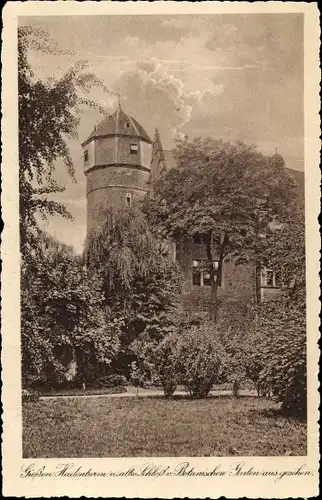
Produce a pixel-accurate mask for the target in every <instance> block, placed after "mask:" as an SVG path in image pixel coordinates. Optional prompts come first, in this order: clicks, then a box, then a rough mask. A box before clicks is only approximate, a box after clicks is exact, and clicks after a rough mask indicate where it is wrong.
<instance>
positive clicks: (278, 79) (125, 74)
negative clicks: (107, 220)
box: [20, 14, 304, 252]
mask: <svg viewBox="0 0 322 500" xmlns="http://www.w3.org/2000/svg"><path fill="white" fill-rule="evenodd" d="M20 24H29V25H30V24H31V25H34V26H36V27H39V28H41V29H43V30H44V31H46V32H47V33H48V34H49V35H50V36H51V37H52V38H53V39H54V40H55V41H56V42H57V45H58V46H60V47H61V48H62V49H64V53H63V54H57V53H54V54H48V53H43V52H39V51H30V53H29V61H30V63H31V66H32V67H33V69H34V72H35V74H36V75H37V76H39V77H40V78H45V79H46V78H50V77H57V76H59V75H62V74H63V73H64V72H66V71H67V70H68V69H69V68H70V67H71V66H72V65H73V64H75V63H76V62H77V61H79V60H85V61H87V62H88V67H87V70H88V71H91V72H93V73H94V74H95V75H97V76H98V77H99V78H100V79H101V80H102V81H103V82H104V84H105V85H106V87H107V88H108V89H110V90H111V91H112V92H120V95H121V103H122V108H123V109H124V111H125V112H126V113H128V114H129V115H130V116H133V117H134V118H136V119H137V120H138V121H139V123H141V125H142V126H143V127H144V128H145V130H146V131H147V133H148V134H149V135H150V137H153V134H154V130H155V128H156V127H157V128H158V130H159V133H160V136H161V140H162V142H163V146H164V149H170V148H172V147H173V145H174V142H173V140H174V138H175V137H176V136H180V135H182V134H184V135H187V136H188V137H189V138H193V137H207V136H208V137H212V138H221V139H225V140H231V141H235V140H243V141H245V142H249V143H252V144H256V145H257V146H258V149H259V150H260V151H261V152H263V153H264V154H269V155H272V154H274V153H275V150H276V148H278V152H279V153H280V154H282V155H283V157H284V159H285V162H286V165H287V167H289V168H293V169H295V170H303V169H304V139H303V135H304V131H303V121H304V118H303V77H304V75H303V71H304V68H303V64H304V54H303V15H302V14H247V15H243V14H213V15H204V16H196V15H172V16H161V15H160V16H156V15H146V16H144V15H136V16H134V15H132V16H126V15H124V16H111V15H110V16H94V15H93V16H57V17H54V16H43V17H28V18H20ZM90 97H92V98H93V99H94V100H96V101H97V102H99V103H100V104H101V106H103V107H104V109H105V110H106V113H111V112H113V111H114V110H115V109H116V106H117V97H116V96H115V95H113V94H109V93H106V92H103V91H102V90H101V89H100V90H98V89H96V90H93V91H92V92H91V95H90ZM101 119H102V115H100V114H99V113H98V112H97V111H93V110H84V112H83V114H82V119H81V123H80V126H79V130H78V135H79V138H78V139H74V140H69V147H70V151H71V154H72V158H73V160H74V162H75V167H76V178H77V181H78V182H77V184H73V183H72V182H71V181H70V180H69V179H68V177H67V175H66V172H65V170H64V168H63V166H62V165H61V164H58V165H57V174H56V175H57V179H58V180H60V181H61V182H62V183H63V184H65V185H66V190H65V192H64V193H62V194H60V195H59V197H60V198H59V199H60V200H61V201H63V202H64V203H65V204H66V206H67V208H68V209H69V210H70V211H71V213H72V214H73V216H74V222H73V223H71V222H68V221H62V220H61V219H58V218H56V217H55V218H51V219H50V220H49V221H48V223H47V224H46V229H47V230H48V231H49V232H50V233H51V234H53V235H54V236H55V237H57V238H58V239H59V240H60V241H63V242H64V243H66V244H70V245H73V246H74V248H75V250H76V252H81V251H82V248H83V243H84V239H85V232H86V200H85V177H84V174H83V160H82V154H83V152H82V148H81V145H80V144H81V143H82V141H84V140H85V139H86V138H87V136H88V135H89V134H90V132H91V131H92V129H93V127H94V125H95V124H96V123H98V122H99V121H100V120H101Z"/></svg>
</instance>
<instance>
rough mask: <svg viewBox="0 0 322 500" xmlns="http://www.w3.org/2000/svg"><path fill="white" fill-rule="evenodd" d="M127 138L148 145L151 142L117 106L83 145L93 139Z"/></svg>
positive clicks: (137, 124) (130, 117)
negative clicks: (135, 138)
mask: <svg viewBox="0 0 322 500" xmlns="http://www.w3.org/2000/svg"><path fill="white" fill-rule="evenodd" d="M113 135H116V136H127V137H137V138H139V139H142V140H143V141H145V142H148V143H149V144H152V141H151V139H150V137H149V136H148V134H147V133H146V131H145V130H144V128H143V127H142V125H140V124H139V123H138V122H137V121H136V119H135V118H133V117H132V116H129V115H127V114H126V113H124V111H123V109H122V108H121V106H120V105H119V106H118V108H117V110H116V111H115V112H114V113H113V114H112V115H109V116H107V117H106V118H104V120H102V121H101V122H100V123H99V124H98V125H97V126H96V127H95V128H94V130H93V132H92V133H91V134H90V136H89V137H88V138H87V139H86V141H85V142H84V143H83V145H85V144H87V143H88V142H90V141H91V139H93V138H94V137H107V136H113Z"/></svg>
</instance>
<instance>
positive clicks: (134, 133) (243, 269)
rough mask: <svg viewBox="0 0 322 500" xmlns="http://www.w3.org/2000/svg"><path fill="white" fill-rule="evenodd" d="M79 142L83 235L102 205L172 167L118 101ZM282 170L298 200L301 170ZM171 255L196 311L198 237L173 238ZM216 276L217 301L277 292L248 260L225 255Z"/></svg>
mask: <svg viewBox="0 0 322 500" xmlns="http://www.w3.org/2000/svg"><path fill="white" fill-rule="evenodd" d="M82 146H83V150H84V173H85V176H86V197H87V234H89V233H90V232H91V231H92V230H93V229H95V227H97V226H99V225H100V224H101V223H102V220H103V218H104V210H105V209H106V207H107V206H108V205H114V206H115V205H117V204H123V205H124V204H127V205H132V203H135V201H136V200H138V199H140V198H142V197H143V196H145V194H146V193H148V192H149V191H151V190H152V186H153V182H154V181H155V180H157V179H158V178H159V177H160V176H162V175H163V174H164V173H165V172H166V171H167V170H169V169H171V168H175V165H176V161H175V156H174V154H173V152H172V151H164V150H163V147H162V142H161V138H160V135H159V133H158V131H157V130H156V131H155V134H154V139H153V140H151V139H150V137H149V136H148V134H147V133H146V132H145V130H144V129H143V127H142V126H141V125H140V124H139V123H138V122H137V121H136V120H135V119H134V118H133V117H130V116H128V115H127V114H126V113H124V111H123V110H122V108H121V106H120V105H119V106H118V108H117V110H116V111H115V113H113V114H112V115H110V116H108V117H106V118H105V119H104V120H103V121H102V122H101V123H100V124H99V125H98V126H97V127H95V128H94V130H93V132H92V133H91V134H90V136H89V137H88V139H87V140H86V141H85V142H84V143H83V144H82ZM272 160H273V161H274V162H276V164H279V165H282V166H283V167H285V163H284V160H283V158H282V156H281V155H278V154H276V155H274V156H273V157H272ZM285 168H286V167H285ZM287 170H288V172H289V173H290V174H291V175H292V176H293V178H294V180H295V182H296V184H297V187H298V195H299V198H300V200H303V203H304V176H303V174H302V173H301V172H295V171H292V170H290V169H287ZM173 255H174V258H175V260H176V262H177V263H178V265H179V267H180V269H181V271H182V273H183V276H184V296H185V299H186V300H187V301H189V303H190V304H191V303H192V304H194V306H195V307H196V308H197V309H206V308H207V304H208V301H209V297H210V288H211V283H210V274H209V272H207V266H206V262H207V256H206V251H205V244H204V242H203V235H196V236H195V237H194V238H191V239H185V240H182V241H179V242H176V244H175V248H174V251H173ZM215 266H216V263H215ZM217 279H218V283H219V293H218V297H219V300H222V301H223V302H230V303H232V304H234V302H235V303H237V302H249V301H255V302H259V301H261V300H263V299H264V298H265V297H270V296H272V295H275V294H276V293H279V290H280V288H279V282H278V276H276V274H275V272H274V270H271V269H261V270H259V269H256V268H255V267H254V266H253V265H249V264H243V265H238V266H237V265H235V264H234V262H233V261H232V260H228V259H226V260H225V261H224V263H223V268H222V273H221V276H217Z"/></svg>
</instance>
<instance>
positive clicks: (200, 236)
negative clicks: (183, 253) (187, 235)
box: [192, 233, 209, 245]
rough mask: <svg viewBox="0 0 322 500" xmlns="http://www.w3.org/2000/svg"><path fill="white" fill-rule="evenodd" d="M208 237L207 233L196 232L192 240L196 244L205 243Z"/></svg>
mask: <svg viewBox="0 0 322 500" xmlns="http://www.w3.org/2000/svg"><path fill="white" fill-rule="evenodd" d="M208 239H209V235H208V234H207V233H195V234H194V235H193V237H192V240H193V242H194V243H195V244H196V245H205V244H206V243H207V241H208Z"/></svg>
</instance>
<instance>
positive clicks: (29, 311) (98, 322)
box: [21, 235, 120, 385]
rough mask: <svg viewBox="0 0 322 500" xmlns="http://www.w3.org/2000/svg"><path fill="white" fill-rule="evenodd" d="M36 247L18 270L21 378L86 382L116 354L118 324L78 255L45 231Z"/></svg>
mask: <svg viewBox="0 0 322 500" xmlns="http://www.w3.org/2000/svg"><path fill="white" fill-rule="evenodd" d="M38 249H39V253H38V254H37V255H32V256H31V257H30V259H29V260H28V263H27V264H26V263H25V262H24V263H23V265H22V272H21V282H22V283H21V284H22V286H21V314H22V318H21V335H22V368H23V382H24V384H26V385H30V384H38V385H39V384H44V383H50V384H59V383H63V382H66V381H67V380H68V378H69V377H70V378H71V379H75V380H81V381H83V382H84V381H87V380H88V379H89V378H90V376H91V368H92V370H93V369H94V370H96V371H97V370H98V369H99V367H101V366H107V367H108V366H109V365H110V364H111V361H112V359H113V358H114V357H115V355H116V354H117V352H118V349H119V334H120V324H119V323H118V322H117V320H115V321H114V320H111V319H110V318H109V316H108V315H107V314H106V312H105V311H104V307H103V296H102V293H101V283H100V282H99V280H98V279H97V278H96V277H95V276H94V275H93V274H92V273H91V275H89V274H88V272H87V271H86V269H85V268H84V266H83V263H82V260H81V259H80V258H79V257H76V256H74V255H73V253H72V252H71V251H70V250H69V249H68V247H64V246H61V245H60V244H58V243H57V242H55V241H54V240H52V239H51V238H49V237H48V236H46V235H42V240H41V241H39V244H38ZM69 370H72V371H74V373H71V374H69V373H68V371H69Z"/></svg>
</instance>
